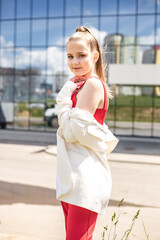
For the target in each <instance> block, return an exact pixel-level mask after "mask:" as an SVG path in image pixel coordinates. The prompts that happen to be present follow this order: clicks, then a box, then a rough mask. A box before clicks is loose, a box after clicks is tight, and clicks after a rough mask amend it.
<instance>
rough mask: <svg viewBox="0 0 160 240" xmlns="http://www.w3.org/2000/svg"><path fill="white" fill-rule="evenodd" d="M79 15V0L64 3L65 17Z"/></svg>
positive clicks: (68, 0) (69, 0)
mask: <svg viewBox="0 0 160 240" xmlns="http://www.w3.org/2000/svg"><path fill="white" fill-rule="evenodd" d="M80 13H81V1H80V0H77V1H75V0H67V1H66V15H67V16H79V15H80Z"/></svg>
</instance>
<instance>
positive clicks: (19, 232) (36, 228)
mask: <svg viewBox="0 0 160 240" xmlns="http://www.w3.org/2000/svg"><path fill="white" fill-rule="evenodd" d="M146 142H147V143H146ZM124 143H125V145H124ZM127 143H128V144H127ZM137 143H138V140H137ZM157 143H158V144H157ZM130 144H131V145H132V148H131V147H130ZM153 144H154V147H153V148H152V153H153V154H150V155H149V154H148V153H149V152H151V150H148V148H147V149H146V145H147V146H151V145H152V142H150V143H149V141H148V140H147V141H145V140H144V141H143V142H142V141H141V142H139V143H138V144H137V145H136V143H133V142H129V140H128V141H126V142H123V143H122V144H121V146H119V147H117V148H118V149H119V152H120V153H118V152H116V151H115V152H114V153H112V154H111V155H110V156H109V164H110V167H111V171H112V178H113V188H112V194H111V200H110V203H109V207H108V209H107V213H106V214H105V215H104V216H99V218H98V222H97V225H96V230H95V234H94V240H101V239H102V238H101V233H102V231H103V227H104V226H106V225H107V224H110V222H111V217H112V215H113V213H114V211H115V210H117V207H116V206H117V205H118V203H119V201H120V200H121V199H122V198H124V199H125V203H124V207H123V208H122V211H123V212H127V214H122V215H121V218H120V221H119V223H118V227H117V233H118V237H117V240H120V239H121V236H122V234H123V233H124V231H125V230H126V229H127V228H128V227H129V226H130V224H131V222H132V218H133V216H134V215H135V214H136V212H137V211H138V209H140V210H141V213H140V217H139V218H138V219H137V222H136V223H135V226H134V230H133V233H134V234H135V235H136V238H135V237H134V236H131V238H130V239H131V240H132V239H138V240H145V239H146V237H145V233H144V229H143V225H142V219H143V220H144V223H145V226H146V229H147V232H148V233H150V238H149V239H150V240H159V239H160V230H159V221H160V201H159V199H160V190H159V183H160V174H159V173H160V154H158V152H159V148H158V146H159V142H158V141H157V140H156V141H155V142H154V143H153ZM135 145H136V146H137V147H135ZM133 146H134V149H133ZM140 146H141V150H140ZM46 149H47V145H46V144H44V145H42V144H40V145H37V144H35V145H33V144H32V143H31V145H29V142H28V143H27V144H25V145H23V144H15V142H14V143H1V144H0V189H1V191H0V221H1V224H0V240H64V239H65V230H64V218H63V214H62V210H61V206H60V204H59V202H58V201H57V200H56V198H55V196H56V191H55V187H56V184H55V179H56V145H54V146H52V153H53V150H54V151H55V152H54V155H53V154H48V153H46ZM48 149H49V148H48ZM50 150H51V149H50ZM117 151H118V150H117ZM130 152H131V153H130ZM111 240H112V239H111Z"/></svg>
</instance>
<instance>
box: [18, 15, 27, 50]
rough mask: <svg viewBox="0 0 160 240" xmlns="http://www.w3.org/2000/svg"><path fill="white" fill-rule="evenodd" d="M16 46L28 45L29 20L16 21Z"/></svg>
mask: <svg viewBox="0 0 160 240" xmlns="http://www.w3.org/2000/svg"><path fill="white" fill-rule="evenodd" d="M16 30H17V36H16V44H17V46H28V45H29V39H30V21H28V20H25V21H17V29H16Z"/></svg>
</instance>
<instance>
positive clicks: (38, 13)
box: [32, 0, 47, 17]
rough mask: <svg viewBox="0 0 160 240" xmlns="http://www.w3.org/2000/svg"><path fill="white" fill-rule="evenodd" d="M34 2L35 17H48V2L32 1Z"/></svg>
mask: <svg viewBox="0 0 160 240" xmlns="http://www.w3.org/2000/svg"><path fill="white" fill-rule="evenodd" d="M32 2H33V17H46V9H47V1H46V0H32Z"/></svg>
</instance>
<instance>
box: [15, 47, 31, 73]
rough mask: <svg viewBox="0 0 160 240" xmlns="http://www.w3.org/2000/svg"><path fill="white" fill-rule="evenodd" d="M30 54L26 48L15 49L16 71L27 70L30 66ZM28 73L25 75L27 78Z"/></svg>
mask: <svg viewBox="0 0 160 240" xmlns="http://www.w3.org/2000/svg"><path fill="white" fill-rule="evenodd" d="M30 58H31V52H30V51H29V49H28V48H16V49H15V61H16V62H15V67H16V68H17V69H23V70H25V69H27V68H29V66H30ZM27 74H29V73H25V75H26V76H27Z"/></svg>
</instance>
